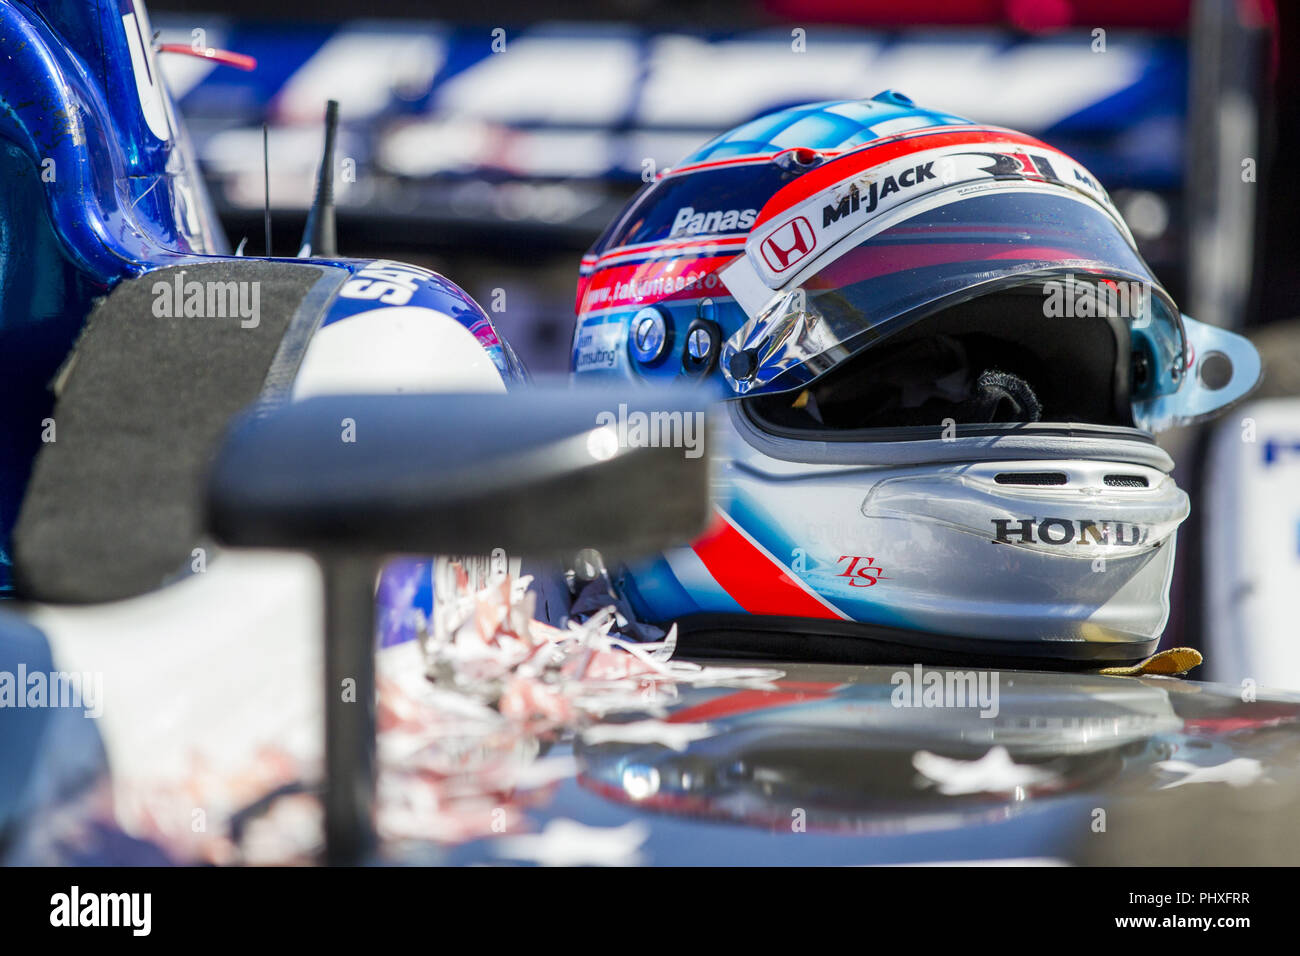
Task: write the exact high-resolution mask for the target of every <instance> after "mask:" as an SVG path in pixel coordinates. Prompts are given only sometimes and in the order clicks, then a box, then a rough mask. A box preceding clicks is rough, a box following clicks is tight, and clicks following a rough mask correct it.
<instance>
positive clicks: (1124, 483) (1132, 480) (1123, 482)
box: [1102, 475, 1148, 488]
mask: <svg viewBox="0 0 1300 956" xmlns="http://www.w3.org/2000/svg"><path fill="white" fill-rule="evenodd" d="M1102 481H1103V482H1105V483H1106V484H1107V485H1109V486H1110V487H1112V488H1145V487H1147V485H1148V482H1147V480H1146V478H1144V477H1143V476H1142V475H1107V476H1106V477H1105V478H1103V479H1102Z"/></svg>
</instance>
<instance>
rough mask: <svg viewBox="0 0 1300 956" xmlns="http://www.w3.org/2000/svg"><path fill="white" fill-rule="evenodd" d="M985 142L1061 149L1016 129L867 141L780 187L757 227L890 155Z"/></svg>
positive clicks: (1052, 150) (965, 130) (758, 221)
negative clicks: (859, 146) (872, 142)
mask: <svg viewBox="0 0 1300 956" xmlns="http://www.w3.org/2000/svg"><path fill="white" fill-rule="evenodd" d="M984 143H988V144H992V143H1019V144H1021V145H1023V146H1033V147H1036V148H1038V149H1045V150H1049V151H1050V152H1053V153H1059V152H1060V151H1059V150H1056V149H1053V148H1052V147H1051V146H1048V145H1047V144H1046V143H1044V142H1042V141H1041V140H1037V139H1035V138H1034V137H1032V136H1026V135H1025V134H1024V133H1017V132H1015V131H1014V130H1005V131H1002V130H997V131H990V130H985V129H980V130H969V129H958V130H955V131H953V132H939V131H936V132H934V133H927V134H925V135H922V136H914V137H912V138H911V139H903V140H892V141H890V140H887V141H884V142H881V143H879V144H874V145H873V144H867V145H866V146H863V147H861V148H859V149H857V150H855V151H854V152H852V153H849V154H847V155H845V156H842V157H840V158H839V159H836V160H833V161H831V162H829V163H827V164H826V165H824V166H818V167H817V168H816V169H813V170H811V171H809V172H806V173H804V174H803V175H802V176H800V177H799V178H798V179H796V180H795V181H794V182H792V183H790V185H788V186H786V187H785V188H783V189H781V190H780V191H779V192H778V193H777V194H776V195H775V196H773V197H772V198H771V199H770V200H768V202H767V205H765V206H764V207H763V209H762V211H761V212H759V214H758V219H757V220H756V221H755V222H754V229H757V228H758V227H759V226H761V225H762V224H763V223H765V222H767V221H768V220H770V219H773V218H775V217H777V216H779V215H781V214H782V213H784V212H785V211H786V210H788V209H791V208H793V207H794V206H797V205H799V203H801V202H803V201H804V200H805V199H808V198H810V197H812V196H815V195H817V194H818V193H820V192H822V191H823V190H826V189H829V188H831V187H832V186H834V185H835V184H836V183H839V182H842V181H843V180H845V179H848V178H849V177H850V176H852V175H853V174H854V173H858V172H862V171H863V170H867V169H871V168H872V167H874V166H879V165H880V164H881V163H887V162H889V161H890V160H891V159H898V158H899V157H901V156H909V155H911V154H912V153H920V152H924V151H925V150H929V149H938V148H939V147H941V146H967V145H979V144H984Z"/></svg>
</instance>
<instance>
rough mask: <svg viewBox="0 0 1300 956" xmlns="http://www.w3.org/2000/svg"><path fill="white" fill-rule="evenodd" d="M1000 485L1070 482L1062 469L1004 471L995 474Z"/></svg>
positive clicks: (995, 478) (995, 479) (1060, 483)
mask: <svg viewBox="0 0 1300 956" xmlns="http://www.w3.org/2000/svg"><path fill="white" fill-rule="evenodd" d="M993 480H994V481H996V482H997V483H998V484H999V485H1064V484H1067V483H1068V482H1069V479H1068V478H1066V476H1065V473H1064V472H1060V471H1003V472H1000V473H998V474H996V475H994V476H993Z"/></svg>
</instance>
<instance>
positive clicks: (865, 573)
mask: <svg viewBox="0 0 1300 956" xmlns="http://www.w3.org/2000/svg"><path fill="white" fill-rule="evenodd" d="M843 561H847V562H849V563H848V567H846V568H845V569H844V570H843V571H841V572H840V573H839V574H837V575H836V577H837V578H848V579H849V585H850V586H851V587H855V588H869V587H871V586H872V585H873V584H875V583H876V582H877V581H881V580H885V581H887V580H889V579H888V578H886V577H885V573H884V572H885V569H884V568H882V567H880V566H879V565H877V564H876V559H875V558H862V557H858V556H857V555H853V554H841V555H840V556H839V557H838V558H836V559H835V563H836V564H839V563H841V562H843Z"/></svg>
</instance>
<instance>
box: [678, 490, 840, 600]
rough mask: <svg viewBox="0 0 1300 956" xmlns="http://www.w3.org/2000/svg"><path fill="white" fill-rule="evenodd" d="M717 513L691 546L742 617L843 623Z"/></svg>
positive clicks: (764, 552)
mask: <svg viewBox="0 0 1300 956" xmlns="http://www.w3.org/2000/svg"><path fill="white" fill-rule="evenodd" d="M718 515H719V517H718V519H717V520H716V521H715V522H714V524H713V525H712V527H710V528H709V530H708V531H706V532H705V533H704V536H703V537H701V538H700V539H699V540H697V541H696V542H695V543H694V544H693V545H691V547H692V549H693V550H694V551H695V553H696V554H697V555H699V558H700V560H701V561H703V562H704V566H705V567H706V568H707V569H708V571H709V573H710V574H711V575H713V578H714V580H715V581H717V582H718V584H720V585H721V586H722V589H723V590H724V591H726V592H727V593H728V594H729V595H731V597H732V599H733V600H734V601H735V602H736V603H737V604H739V605H740V606H741V607H742V608H744V609H745V610H746V611H747V612H748V613H750V614H772V615H781V616H789V617H814V618H822V619H828V620H832V621H840V620H847V619H848V615H846V614H844V613H842V612H840V611H838V610H836V609H835V608H834V607H833V606H832V605H830V604H828V603H827V602H825V601H823V600H822V599H821V598H819V597H817V596H816V595H815V594H814V593H813V592H812V591H811V590H809V589H808V587H807V585H805V584H804V583H803V582H802V581H800V580H799V579H798V578H797V577H795V576H794V574H793V573H792V572H791V571H790V570H789V569H788V568H786V567H785V565H783V564H781V562H779V561H778V560H777V559H776V558H774V557H773V556H772V555H771V554H769V553H768V552H767V551H765V550H764V549H763V548H762V546H760V545H759V544H758V543H757V542H755V541H753V540H752V539H750V538H749V537H748V536H746V535H745V534H744V533H743V532H742V531H741V530H740V529H739V528H737V527H736V526H735V525H734V524H732V523H731V519H730V518H728V517H727V515H726V513H725V512H722V511H719V512H718Z"/></svg>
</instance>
